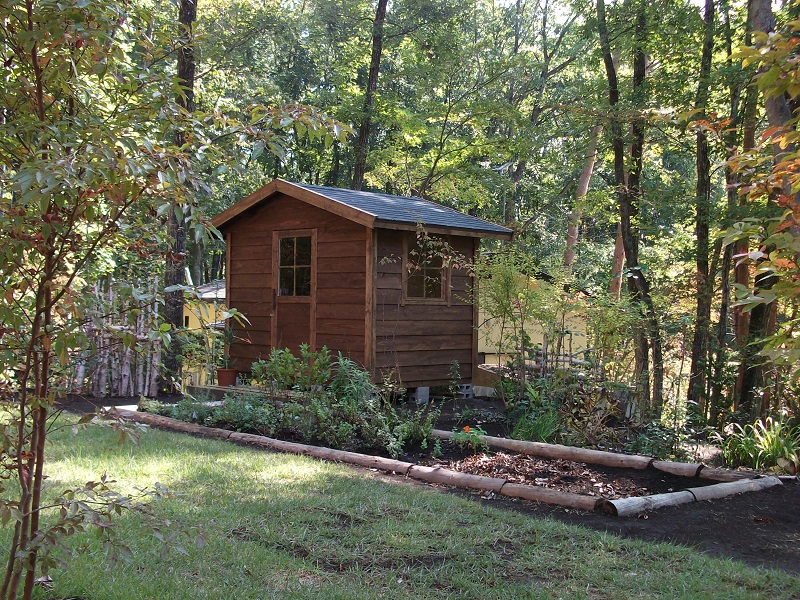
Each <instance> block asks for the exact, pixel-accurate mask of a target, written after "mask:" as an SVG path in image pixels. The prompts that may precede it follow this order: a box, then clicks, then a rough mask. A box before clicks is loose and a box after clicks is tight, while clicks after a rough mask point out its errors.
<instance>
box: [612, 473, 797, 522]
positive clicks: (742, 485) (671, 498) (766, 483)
mask: <svg viewBox="0 0 800 600" xmlns="http://www.w3.org/2000/svg"><path fill="white" fill-rule="evenodd" d="M776 485H783V483H782V482H781V480H780V479H779V478H777V477H762V478H760V479H741V480H739V481H728V482H725V483H717V484H714V485H707V486H704V487H696V488H689V489H687V490H683V491H680V492H671V493H669V494H655V495H653V496H634V497H631V498H619V499H617V500H604V501H603V502H602V503H601V504H600V506H599V507H598V508H599V510H602V511H603V512H606V513H609V514H613V515H615V516H617V517H630V516H635V515H639V514H641V513H643V512H645V511H648V510H653V509H656V508H663V507H665V506H678V505H679V504H688V503H689V502H700V501H701V500H717V499H719V498H725V497H727V496H733V495H734V494H741V493H743V492H756V491H759V490H765V489H767V488H770V487H773V486H776Z"/></svg>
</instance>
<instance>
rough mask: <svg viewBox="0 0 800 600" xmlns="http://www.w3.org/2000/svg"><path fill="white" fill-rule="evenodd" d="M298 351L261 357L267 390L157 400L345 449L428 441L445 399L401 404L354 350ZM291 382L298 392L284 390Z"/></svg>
mask: <svg viewBox="0 0 800 600" xmlns="http://www.w3.org/2000/svg"><path fill="white" fill-rule="evenodd" d="M301 354H302V357H301V358H296V357H294V356H292V354H291V353H290V352H289V351H288V350H273V352H272V355H271V359H270V360H266V361H259V364H258V369H257V370H256V372H257V374H256V373H254V379H256V380H257V381H258V383H259V385H260V386H262V387H266V388H267V390H266V392H264V393H257V392H240V391H235V392H231V393H229V394H226V396H225V400H224V402H222V404H221V405H219V406H217V405H215V404H214V403H208V402H197V401H189V400H183V401H181V402H179V403H178V404H177V405H175V406H167V405H163V404H162V405H154V406H153V408H154V409H156V410H158V411H159V412H160V413H161V414H164V415H167V416H171V417H173V418H176V419H181V420H184V421H196V422H199V423H203V424H205V425H209V426H215V427H223V428H226V429H232V430H235V431H245V432H253V433H258V434H261V435H267V436H270V437H279V438H284V439H293V440H297V441H300V442H304V443H315V444H322V445H325V446H329V447H332V448H340V449H345V450H358V451H375V450H377V451H383V452H386V453H388V454H389V455H391V456H397V455H398V454H399V453H400V452H402V451H403V449H404V448H407V447H412V446H419V447H423V448H424V447H427V445H428V442H429V440H430V439H431V437H432V431H433V426H434V424H435V423H436V420H437V419H438V417H439V413H440V405H438V404H429V405H427V406H421V407H418V406H414V407H412V408H406V409H399V410H398V409H397V408H395V406H394V405H393V404H392V401H391V400H392V398H391V389H386V388H383V387H382V386H377V385H375V384H374V383H372V380H371V376H370V374H369V372H368V371H366V370H364V369H362V368H361V367H360V366H359V365H358V364H357V363H355V362H354V361H352V360H350V359H349V358H346V357H344V356H342V355H341V354H339V356H338V358H337V359H336V360H335V361H332V362H331V360H330V354H329V352H328V351H327V349H323V350H320V351H318V352H310V351H309V350H308V347H307V346H305V347H304V348H301ZM331 373H333V377H332V378H331ZM266 381H270V382H273V384H275V382H278V385H274V387H268V386H267V385H265V382H266ZM280 386H284V387H280ZM288 387H290V388H291V389H292V390H293V392H294V393H292V394H287V391H288V390H287V389H286V388H288ZM274 390H278V391H277V392H275V391H274ZM276 396H278V397H280V398H282V399H281V400H277V399H276Z"/></svg>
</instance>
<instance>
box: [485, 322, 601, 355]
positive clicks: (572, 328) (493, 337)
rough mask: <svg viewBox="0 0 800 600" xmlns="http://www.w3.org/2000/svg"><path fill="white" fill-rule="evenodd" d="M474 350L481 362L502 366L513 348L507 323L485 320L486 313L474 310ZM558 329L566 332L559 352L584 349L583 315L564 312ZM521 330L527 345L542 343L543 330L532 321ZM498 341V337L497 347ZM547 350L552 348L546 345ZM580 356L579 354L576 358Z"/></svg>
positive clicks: (573, 352) (510, 329)
mask: <svg viewBox="0 0 800 600" xmlns="http://www.w3.org/2000/svg"><path fill="white" fill-rule="evenodd" d="M478 323H479V327H478V353H479V354H481V355H485V359H484V362H485V364H489V365H498V364H499V365H505V364H507V363H508V362H509V361H510V360H511V354H510V353H511V352H513V350H514V344H515V342H514V340H513V339H512V336H513V335H514V331H513V329H512V327H511V325H510V324H508V323H506V324H505V327H503V324H502V322H501V320H500V319H498V318H494V319H487V318H486V315H485V314H484V313H483V311H481V310H480V309H479V310H478ZM559 329H561V330H563V331H566V332H567V333H566V334H565V335H564V340H563V346H562V348H561V351H560V353H561V354H568V355H575V354H577V353H579V352H582V351H584V350H586V348H587V337H586V318H585V316H584V315H582V314H580V313H578V312H573V313H568V314H567V315H566V317H565V318H564V320H563V322H562V323H560V324H559ZM525 332H526V333H527V334H528V336H529V337H530V340H531V344H532V345H533V346H534V347H535V346H540V347H541V346H542V345H543V344H544V330H543V329H542V327H541V326H540V325H538V324H537V323H535V322H529V323H527V324H526V326H525ZM498 340H502V342H503V343H502V344H500V348H498V345H499V344H498ZM548 351H549V352H554V351H555V349H554V348H553V347H552V345H551V346H550V348H549V349H548ZM579 358H582V357H579Z"/></svg>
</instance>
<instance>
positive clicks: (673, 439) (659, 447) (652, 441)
mask: <svg viewBox="0 0 800 600" xmlns="http://www.w3.org/2000/svg"><path fill="white" fill-rule="evenodd" d="M677 442H678V435H677V434H676V432H675V430H673V429H670V428H669V427H665V426H664V425H662V424H661V423H658V422H655V421H653V422H652V423H647V424H646V425H644V426H642V427H640V428H639V429H637V430H636V431H633V432H632V435H631V436H630V438H629V439H628V441H627V442H626V443H625V450H626V451H628V452H632V453H634V454H643V455H645V456H654V457H656V458H671V457H673V456H674V455H675V451H676V450H677V448H676V446H677Z"/></svg>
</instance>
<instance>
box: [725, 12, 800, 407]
mask: <svg viewBox="0 0 800 600" xmlns="http://www.w3.org/2000/svg"><path fill="white" fill-rule="evenodd" d="M748 16H749V19H750V27H751V28H752V31H753V32H758V33H765V34H769V33H772V32H773V31H774V30H775V20H774V17H773V14H772V4H771V2H770V1H769V0H750V1H749V2H748ZM764 109H765V111H766V114H767V119H768V121H769V124H770V126H772V127H777V128H790V127H792V125H791V120H792V111H791V107H790V106H789V103H788V102H787V100H786V96H785V95H784V94H778V95H775V94H769V95H765V97H764ZM773 148H774V153H775V157H774V161H775V162H776V163H778V162H780V161H782V160H783V157H784V156H786V155H787V154H789V153H794V152H796V148H795V145H794V144H788V145H785V146H783V147H781V146H779V145H777V144H776V145H774V146H773ZM782 192H783V194H784V197H785V201H786V203H787V206H788V207H789V208H796V207H798V206H800V193H792V189H791V185H790V183H789V181H788V180H787V181H785V182H784V184H783V190H782ZM790 223H791V231H792V233H793V234H794V235H800V226H798V224H797V223H796V222H794V220H793V219H792V217H791V216H790ZM777 282H778V279H777V278H776V277H774V276H771V275H770V274H769V273H764V274H762V275H760V276H759V277H756V281H755V283H754V285H755V288H756V291H758V290H768V289H771V288H772V286H773V285H775V284H776V283H777ZM772 304H773V303H769V304H758V305H757V306H756V307H755V308H753V310H752V311H751V313H750V328H749V332H748V339H749V343H748V345H747V346H746V347H745V348H744V353H743V357H742V364H741V369H740V382H741V389H740V390H739V391H740V395H739V399H740V401H741V409H742V412H744V413H745V414H749V415H750V420H751V421H752V420H753V419H754V418H757V417H759V416H763V413H764V410H765V409H766V408H767V406H765V403H762V401H761V398H760V396H759V394H760V388H761V387H763V386H764V383H765V365H764V361H763V358H762V357H760V356H759V354H758V353H759V351H760V350H761V348H762V347H763V339H764V338H765V337H767V336H768V335H770V333H771V331H770V322H771V319H770V315H771V313H772V311H773V310H774V307H773V306H772Z"/></svg>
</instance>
